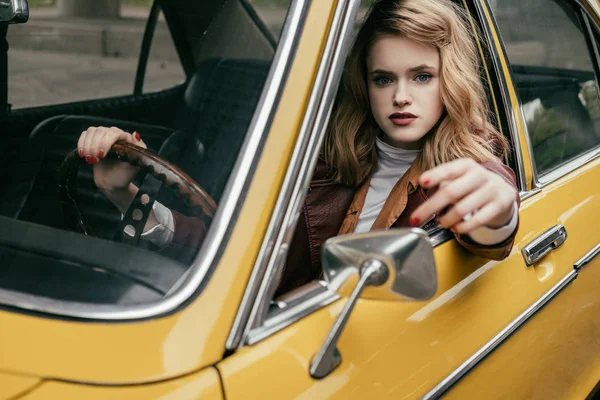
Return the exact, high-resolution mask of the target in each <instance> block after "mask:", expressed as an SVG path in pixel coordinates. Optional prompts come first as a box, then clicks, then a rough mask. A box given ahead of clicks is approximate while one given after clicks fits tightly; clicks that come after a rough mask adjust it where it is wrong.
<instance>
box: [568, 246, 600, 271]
mask: <svg viewBox="0 0 600 400" xmlns="http://www.w3.org/2000/svg"><path fill="white" fill-rule="evenodd" d="M599 254H600V244H597V245H596V246H594V248H593V249H592V250H590V251H589V252H587V254H586V255H585V256H583V257H581V258H580V259H579V260H577V262H576V263H575V264H573V268H574V269H575V271H577V272H579V271H581V270H582V269H583V268H584V267H585V266H586V265H588V264H589V263H590V262H591V261H592V260H593V259H594V258H596V257H597V256H598V255H599Z"/></svg>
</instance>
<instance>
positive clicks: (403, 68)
mask: <svg viewBox="0 0 600 400" xmlns="http://www.w3.org/2000/svg"><path fill="white" fill-rule="evenodd" d="M439 72H440V57H439V53H438V51H437V49H436V48H435V47H433V46H423V45H421V44H419V43H417V42H414V41H412V40H410V39H407V38H404V37H400V36H392V35H385V36H380V37H379V38H378V39H376V40H375V42H374V44H373V46H372V47H371V49H370V52H369V54H368V58H367V74H368V75H367V86H368V88H369V101H370V104H371V112H372V113H373V117H375V121H376V122H377V124H378V125H379V127H380V128H381V130H382V131H383V133H384V137H383V140H384V141H385V142H387V143H389V144H391V145H392V146H395V147H400V148H403V149H419V148H421V146H422V142H423V141H422V139H423V137H424V136H425V134H427V132H429V131H430V130H431V128H433V126H434V125H435V124H436V123H437V122H438V120H439V119H440V117H441V115H442V111H443V105H442V100H441V97H440V78H439Z"/></svg>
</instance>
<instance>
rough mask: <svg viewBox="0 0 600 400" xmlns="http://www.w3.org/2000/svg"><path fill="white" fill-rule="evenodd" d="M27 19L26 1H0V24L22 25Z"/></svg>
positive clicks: (27, 6) (27, 7)
mask: <svg viewBox="0 0 600 400" xmlns="http://www.w3.org/2000/svg"><path fill="white" fill-rule="evenodd" d="M28 19H29V5H28V4H27V0H0V23H8V24H24V23H25V22H27V20H28Z"/></svg>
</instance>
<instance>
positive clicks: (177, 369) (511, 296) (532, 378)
mask: <svg viewBox="0 0 600 400" xmlns="http://www.w3.org/2000/svg"><path fill="white" fill-rule="evenodd" d="M358 3H359V2H358V1H357V0H318V1H317V0H313V1H310V0H293V1H292V2H291V5H290V9H289V12H288V16H287V20H286V25H284V27H283V33H282V37H281V39H280V42H279V47H278V50H277V53H276V54H275V56H274V61H273V64H272V66H271V70H270V75H269V79H268V81H267V82H268V83H267V86H266V87H265V89H264V91H263V93H262V97H261V101H260V103H259V107H258V108H257V111H256V114H255V116H254V120H253V125H252V126H251V127H250V129H249V133H248V136H247V139H246V140H247V141H246V143H245V146H246V147H244V150H243V152H242V153H241V155H240V157H239V159H238V161H237V164H236V169H235V170H234V173H233V174H232V176H231V178H230V181H229V185H230V186H228V187H229V189H228V190H230V191H233V192H236V191H237V192H236V193H237V195H235V196H234V195H231V197H229V198H227V197H224V199H225V200H224V201H223V203H221V204H220V205H219V207H220V212H221V214H219V216H218V217H217V219H216V220H215V221H216V222H218V223H213V229H215V234H214V236H213V237H212V239H211V240H209V241H208V242H207V243H205V247H204V248H203V251H202V255H203V256H202V257H200V258H198V259H197V260H195V261H194V263H195V264H194V267H193V268H195V269H194V271H195V272H194V273H193V274H191V275H190V276H189V277H188V278H189V281H187V283H186V285H184V286H183V288H182V289H180V290H178V291H176V292H175V293H174V294H173V295H172V296H167V297H166V298H165V299H163V300H160V301H158V302H154V303H150V304H146V305H142V306H139V307H137V306H135V307H124V308H114V307H108V306H107V307H105V308H101V307H99V308H95V309H93V310H91V311H89V310H87V309H85V308H82V306H81V305H78V306H77V307H75V306H74V307H73V308H69V309H68V310H67V309H65V310H66V311H65V312H63V313H60V312H57V311H56V310H57V309H58V308H60V307H62V303H61V302H60V301H58V302H54V301H52V300H46V301H45V302H42V303H39V302H36V300H35V299H33V300H32V299H31V298H28V297H18V296H17V295H15V294H14V293H9V292H2V293H1V295H0V298H1V299H2V304H3V305H4V306H3V308H2V309H1V310H0V398H1V399H17V398H19V399H21V398H22V399H28V400H35V399H50V398H52V399H55V398H56V399H59V398H60V399H71V398H72V399H82V398H85V399H96V398H97V399H104V398H109V397H110V398H123V399H125V398H127V399H150V398H152V399H155V398H156V399H158V398H164V399H215V400H216V399H287V398H290V399H291V398H298V399H311V400H312V399H318V398H334V399H350V398H353V399H364V398H373V399H380V398H381V399H383V398H390V399H403V398H438V397H440V396H442V395H444V396H445V397H447V398H458V399H464V398H499V399H500V398H510V399H516V398H524V399H525V398H526V399H532V398H539V399H542V398H543V399H550V398H561V399H563V398H569V399H583V398H586V396H588V395H590V394H592V393H594V391H595V388H596V385H597V384H598V382H599V380H600V294H599V293H598V290H597V284H598V282H600V265H598V264H599V262H600V259H598V258H594V257H595V256H596V255H597V253H598V252H599V251H598V244H600V231H598V229H596V228H595V225H596V223H597V222H598V221H600V197H599V190H598V182H600V158H598V155H600V149H599V147H597V146H598V143H597V142H596V143H594V144H593V146H592V147H590V148H589V149H586V151H584V152H581V154H578V155H577V156H575V157H572V158H570V159H568V160H566V161H565V162H563V163H561V165H560V166H558V167H557V168H550V169H548V171H549V172H547V173H543V174H540V173H538V172H536V169H535V168H536V167H535V159H534V154H533V146H532V141H531V140H530V136H528V131H527V125H526V115H525V113H524V112H523V108H522V107H521V103H522V99H521V94H519V91H518V88H517V86H516V83H515V80H516V79H517V78H516V76H517V74H515V73H514V71H512V70H511V67H510V64H509V59H510V57H509V56H508V55H507V52H506V46H505V43H503V42H502V35H501V34H500V33H499V32H498V23H497V21H496V20H495V15H494V14H493V12H492V8H491V6H490V4H488V1H485V0H465V1H464V3H462V2H459V3H462V4H464V5H465V6H466V8H467V9H468V10H469V11H470V13H471V16H472V20H471V23H472V26H473V27H475V26H479V27H480V29H481V31H482V35H481V43H480V44H481V45H482V46H486V47H487V48H488V50H486V51H488V52H489V53H487V55H488V56H487V57H485V59H484V60H483V61H482V64H483V67H484V71H485V79H486V81H487V82H488V85H489V87H490V88H491V90H490V98H491V100H492V107H493V109H494V110H495V113H496V117H497V119H498V124H499V126H500V127H501V129H502V130H503V132H504V133H505V135H506V136H507V137H509V138H510V140H511V145H512V147H513V153H512V156H511V159H510V160H509V163H510V164H511V166H513V168H514V169H515V170H516V172H517V177H518V181H519V185H520V195H521V208H520V226H519V230H518V233H517V236H516V240H515V245H514V248H513V250H512V252H511V254H510V255H509V256H508V257H507V258H506V259H505V260H503V261H500V262H496V261H489V260H484V259H481V258H477V257H475V256H473V255H471V254H468V253H466V252H465V251H464V250H463V249H461V248H460V247H459V245H458V244H457V243H456V242H455V241H454V240H448V239H449V236H448V235H447V234H446V233H444V232H437V233H435V234H434V236H433V237H432V242H433V243H434V244H436V246H435V258H436V264H437V274H438V289H437V292H436V295H435V297H434V298H432V299H431V300H428V301H426V302H395V301H378V300H368V299H363V300H360V301H359V302H358V304H357V306H356V308H355V309H354V310H353V311H352V314H351V316H350V319H349V321H348V324H347V326H346V328H345V330H344V331H343V333H342V336H341V338H340V341H339V343H338V348H339V350H340V352H341V353H342V355H343V361H342V363H341V365H340V366H339V367H338V368H337V369H335V370H334V371H333V372H331V374H329V375H328V376H326V377H324V378H322V379H314V378H312V377H311V376H310V374H309V372H308V371H309V366H310V363H311V360H312V358H313V356H314V355H315V353H316V352H317V350H318V349H319V348H320V347H321V345H322V344H323V341H324V339H325V337H326V336H327V334H328V332H329V331H330V329H331V326H332V324H333V323H334V321H335V319H336V317H337V316H338V314H339V313H340V311H341V310H342V308H343V306H344V303H345V300H344V299H340V298H339V296H338V295H336V294H335V293H333V292H330V291H328V290H327V289H326V288H325V287H324V286H323V284H320V283H317V282H314V283H313V284H311V285H308V286H306V287H303V288H301V289H300V290H299V291H297V292H296V293H294V294H293V295H292V296H290V297H287V298H285V299H282V300H281V301H280V303H279V304H273V305H271V304H270V300H271V299H270V298H268V287H269V285H268V283H269V282H270V280H271V279H273V276H274V271H275V268H277V266H278V265H279V266H280V265H281V261H282V257H285V254H286V250H285V249H286V244H285V243H286V240H288V241H289V238H287V239H286V233H288V235H287V236H289V229H290V226H293V224H294V223H295V221H294V215H295V213H296V211H295V210H296V209H297V204H298V203H301V202H302V199H303V196H304V194H305V193H306V188H307V186H308V182H309V179H310V170H311V169H310V167H311V166H312V165H314V162H315V157H314V154H315V153H316V149H318V145H319V144H320V139H319V138H321V137H322V133H323V128H324V126H325V125H326V122H327V117H328V113H329V111H330V109H331V104H332V102H333V99H334V96H335V92H336V88H337V85H338V82H339V78H340V74H341V69H342V66H343V59H344V55H345V51H346V50H347V48H348V45H349V43H350V37H351V31H352V28H353V23H354V18H355V13H356V12H357V10H358ZM558 3H561V4H563V3H564V4H568V5H569V6H570V7H573V9H575V10H577V12H578V13H579V12H581V14H580V15H585V17H582V18H585V19H582V20H583V21H585V22H586V23H587V24H589V25H585V29H584V30H583V32H584V34H585V35H586V37H588V35H589V36H590V37H592V38H593V40H595V38H596V36H592V35H591V32H595V35H598V33H599V32H600V29H599V26H600V5H599V4H598V3H597V2H595V1H587V0H580V1H567V0H564V1H562V0H561V1H558ZM165 11H166V10H165ZM33 15H34V13H33V12H32V13H31V16H32V17H33ZM167 17H169V16H168V15H167ZM11 29H13V28H12V27H11ZM14 29H18V26H15V28H14ZM9 43H10V40H9ZM482 51H484V50H482ZM592 54H594V52H592ZM596 56H597V50H596V53H595V54H594V57H592V58H593V63H594V64H595V66H596V69H595V71H596V72H597V71H598V70H597V65H598V59H597V57H596ZM592 76H594V75H592ZM592 79H596V81H597V78H595V77H593V78H592ZM533 82H534V84H535V83H536V82H537V84H539V85H543V82H542V80H541V79H540V80H535V79H533ZM534 88H535V87H534ZM540 90H542V89H540ZM68 112H70V113H73V111H72V110H67V113H68ZM14 113H16V114H17V115H18V113H19V110H16V111H14ZM59 113H65V111H63V110H60V111H57V112H56V113H55V114H56V115H58V114H59ZM84 114H85V113H84ZM5 118H6V119H5V120H4V122H2V121H3V120H2V119H0V124H2V125H0V126H2V131H3V132H5V129H9V128H10V127H11V126H14V122H11V120H10V118H11V117H10V115H9V116H8V117H5ZM7 121H8V122H7ZM11 123H13V125H10V124H11ZM5 127H7V128H5ZM230 194H231V193H230ZM294 207H296V208H294ZM557 226H560V227H563V228H564V230H566V232H567V234H566V235H565V234H564V233H562V232H563V231H559V230H556V231H553V232H554V233H557V232H559V233H560V234H559V235H558V236H554V237H553V238H552V240H551V242H553V243H554V247H555V248H554V249H553V250H549V253H548V254H546V255H545V257H543V258H541V259H539V260H538V261H535V262H534V263H533V264H532V265H531V266H527V264H526V262H525V259H524V255H523V253H522V250H524V249H527V248H528V247H527V246H528V245H530V244H531V243H532V241H533V240H534V239H536V238H539V237H540V236H541V235H542V234H543V233H544V232H547V231H548V230H549V229H551V228H553V227H557ZM2 229H5V228H2ZM551 247H552V246H551ZM1 264H2V261H0V265H1ZM583 267H585V268H583ZM11 296H16V297H11ZM15 299H17V300H15Z"/></svg>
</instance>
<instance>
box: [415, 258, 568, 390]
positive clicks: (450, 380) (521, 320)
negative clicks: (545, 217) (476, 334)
mask: <svg viewBox="0 0 600 400" xmlns="http://www.w3.org/2000/svg"><path fill="white" fill-rule="evenodd" d="M575 278H577V271H575V270H572V271H571V272H569V273H568V274H567V275H566V276H565V277H564V278H562V279H561V280H560V281H559V282H558V283H557V284H556V285H554V286H553V287H552V289H550V290H549V291H548V292H546V293H545V294H544V295H543V296H542V297H540V298H539V299H538V300H537V301H536V302H535V303H533V304H532V305H531V306H530V307H529V308H528V309H527V310H525V311H524V312H523V313H521V315H519V316H518V317H517V318H516V319H514V320H513V321H512V322H511V323H510V324H508V326H506V328H504V329H503V330H502V331H500V333H498V334H497V335H496V336H494V337H493V338H492V340H490V341H489V342H488V343H486V344H485V345H484V346H483V347H481V348H480V349H479V350H477V352H476V353H475V354H473V355H472V356H471V357H469V358H468V359H467V360H466V361H465V362H463V363H462V364H461V365H460V366H459V367H458V368H456V369H455V370H454V371H452V373H450V375H448V376H447V377H446V378H444V379H443V380H442V381H441V382H440V383H439V384H438V385H437V386H435V387H434V388H433V389H431V390H430V391H429V392H427V394H425V396H423V399H424V400H426V399H438V398H439V397H440V396H442V395H443V394H444V393H446V392H447V391H448V390H449V389H450V388H451V387H452V386H454V385H455V384H456V383H457V382H458V381H460V380H461V379H462V378H463V377H464V376H465V375H466V374H467V373H468V372H469V371H471V370H472V369H473V368H474V367H475V366H476V365H477V364H479V363H480V362H481V361H482V360H483V359H484V358H485V357H486V356H488V355H489V354H490V353H491V352H492V351H494V350H495V349H496V348H497V347H498V346H500V345H501V344H502V343H503V342H504V341H505V340H506V339H508V337H509V336H510V335H512V334H513V333H514V332H515V331H516V330H517V329H519V328H520V327H522V326H523V325H524V324H525V323H526V322H527V321H528V320H529V319H530V318H532V317H533V316H534V315H535V314H536V313H537V312H538V311H540V310H541V309H542V307H544V306H545V305H546V304H548V302H549V301H550V300H552V299H553V298H554V297H556V295H558V294H559V293H560V292H561V291H562V290H563V289H564V288H565V287H566V286H567V285H568V284H569V283H571V282H572V281H573V280H574V279H575Z"/></svg>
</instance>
